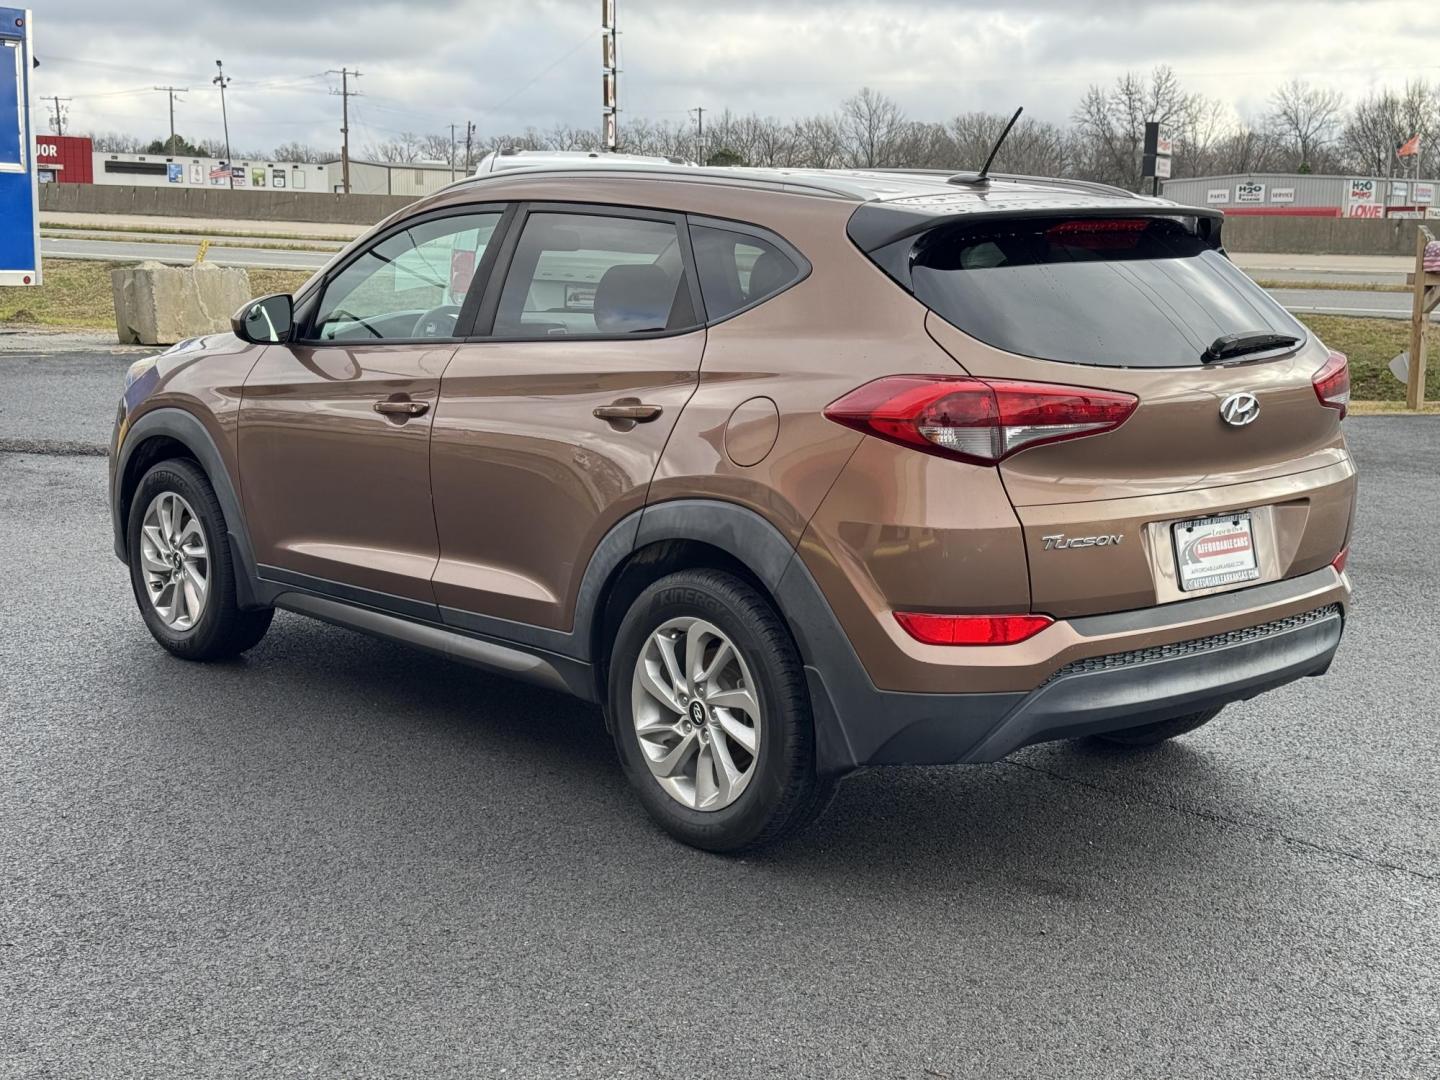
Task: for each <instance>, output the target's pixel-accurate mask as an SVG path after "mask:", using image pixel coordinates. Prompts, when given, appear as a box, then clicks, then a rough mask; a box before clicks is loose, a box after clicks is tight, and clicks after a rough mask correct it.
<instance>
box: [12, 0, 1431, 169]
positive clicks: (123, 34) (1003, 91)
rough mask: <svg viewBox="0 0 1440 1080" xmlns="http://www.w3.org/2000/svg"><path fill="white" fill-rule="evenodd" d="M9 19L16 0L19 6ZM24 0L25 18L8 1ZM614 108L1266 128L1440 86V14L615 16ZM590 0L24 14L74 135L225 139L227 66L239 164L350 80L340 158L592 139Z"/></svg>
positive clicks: (677, 6) (961, 5)
mask: <svg viewBox="0 0 1440 1080" xmlns="http://www.w3.org/2000/svg"><path fill="white" fill-rule="evenodd" d="M11 2H15V0H11ZM21 2H23V0H21ZM618 4H619V9H620V22H621V29H622V31H623V36H622V62H623V67H624V73H623V75H622V76H621V86H622V105H623V106H624V108H625V109H626V110H628V111H629V112H631V113H634V114H641V115H645V116H648V117H651V118H653V119H656V120H671V121H681V120H684V119H685V118H686V115H687V110H688V109H689V108H691V107H693V106H696V105H703V106H706V107H707V108H710V109H716V110H719V109H723V108H727V107H728V108H731V109H735V110H737V111H742V112H743V111H750V110H756V111H759V112H762V113H766V114H771V115H776V116H780V117H788V116H793V115H797V114H802V113H811V112H818V111H828V110H830V109H832V108H833V107H834V106H835V104H836V103H837V102H838V101H839V100H840V99H841V98H843V97H845V96H846V95H848V94H850V93H853V92H854V91H855V90H857V89H858V88H859V87H860V86H862V85H869V86H873V87H875V88H876V89H878V90H881V91H883V92H884V93H886V94H888V95H890V96H891V97H893V98H895V99H897V100H898V101H899V102H900V103H901V104H902V105H903V106H904V108H905V109H906V111H907V112H908V113H909V114H910V115H912V116H914V117H917V118H921V119H935V120H938V119H943V118H945V117H948V116H950V115H953V114H954V113H956V112H961V111H965V110H969V109H977V108H980V109H992V110H996V111H1000V110H1009V109H1010V108H1013V107H1014V105H1016V104H1024V105H1025V106H1026V110H1027V112H1029V113H1031V114H1033V115H1035V116H1037V117H1040V118H1043V119H1050V120H1056V121H1062V120H1064V119H1065V118H1066V117H1067V116H1068V115H1069V113H1070V111H1071V109H1072V108H1073V106H1074V104H1075V101H1076V99H1077V98H1078V97H1079V95H1080V94H1081V93H1083V91H1084V89H1085V87H1086V86H1087V85H1088V84H1090V83H1092V82H1109V81H1111V80H1113V79H1114V78H1115V76H1116V75H1117V74H1119V73H1120V72H1122V71H1124V70H1125V69H1127V68H1129V69H1137V70H1144V69H1148V68H1150V67H1152V66H1153V65H1155V64H1158V63H1167V64H1170V65H1171V66H1173V67H1174V68H1175V70H1176V72H1177V73H1178V74H1179V75H1180V77H1181V80H1182V82H1183V83H1184V84H1185V85H1186V87H1187V88H1190V89H1194V90H1198V91H1201V92H1204V93H1207V94H1210V95H1213V96H1216V97H1219V98H1222V99H1224V100H1226V101H1227V102H1228V103H1230V104H1232V105H1233V106H1234V108H1235V109H1236V110H1237V112H1238V113H1239V115H1241V116H1245V117H1256V116H1258V114H1259V113H1261V112H1262V111H1263V110H1264V107H1265V99H1266V98H1267V96H1268V95H1269V93H1270V92H1271V90H1272V89H1273V88H1274V87H1275V85H1276V84H1278V83H1280V82H1283V81H1285V80H1287V79H1289V78H1292V77H1300V78H1305V79H1309V80H1311V81H1315V82H1322V83H1326V84H1328V85H1333V86H1336V87H1337V88H1339V89H1341V90H1342V91H1344V92H1345V93H1346V94H1347V95H1348V96H1350V97H1351V98H1354V97H1356V96H1363V95H1364V94H1365V93H1366V92H1368V91H1369V90H1371V89H1373V88H1376V87H1379V86H1382V85H1386V84H1399V83H1402V82H1403V81H1404V80H1405V79H1406V78H1407V77H1412V78H1415V77H1423V78H1428V79H1430V80H1432V81H1433V80H1437V79H1440V20H1437V19H1436V18H1435V11H1436V8H1435V0H1366V2H1342V0H1289V2H1273V0H1208V2H1207V0H1189V2H1184V0H1151V2H1145V0H990V2H979V0H930V2H928V3H911V2H896V3H874V2H872V3H852V2H848V0H847V2H839V0H835V2H822V0H791V2H786V0H771V2H768V3H762V2H751V0H692V2H688V3H687V2H679V0H618ZM599 18H600V0H409V2H399V0H396V2H388V3H387V2H376V0H344V2H341V0H309V2H307V3H297V2H295V0H228V2H225V3H217V2H214V0H190V2H188V3H185V2H177V0H127V2H125V3H117V2H116V0H57V2H54V3H47V4H44V5H41V6H40V7H38V9H37V10H36V12H35V18H34V26H35V30H36V43H37V52H38V54H39V56H40V58H41V61H42V64H43V66H42V68H41V69H40V71H39V72H38V73H37V74H38V88H39V91H40V93H42V94H59V95H61V96H62V97H63V96H69V97H72V98H73V99H74V100H73V101H72V102H71V103H70V105H69V109H70V125H71V127H72V128H73V130H76V131H84V130H100V131H104V130H119V131H127V132H133V133H135V134H140V135H144V136H147V137H161V136H163V135H164V134H166V125H167V117H166V102H165V96H164V95H163V94H160V93H156V92H155V91H153V90H151V89H150V87H152V86H153V85H155V84H163V83H169V84H173V85H179V86H189V87H191V88H192V89H191V92H190V93H189V94H188V95H186V96H185V100H184V101H183V103H182V104H181V105H180V106H179V109H178V114H177V125H176V126H177V128H178V130H179V131H180V132H181V133H182V134H184V135H187V136H189V137H191V138H204V137H213V136H218V135H219V133H220V109H219V101H218V98H217V95H216V92H215V88H214V87H213V86H212V85H211V82H210V80H211V78H212V77H213V76H214V74H215V68H214V60H215V58H216V57H220V58H223V59H224V61H225V69H226V73H227V74H228V75H230V76H231V77H232V78H233V80H234V81H233V83H232V85H231V87H230V90H229V91H228V95H229V104H230V121H231V136H232V139H233V141H234V143H235V146H236V148H237V150H239V149H240V148H242V147H243V148H248V149H260V150H264V149H269V148H270V147H273V146H275V145H276V144H278V143H281V142H287V141H291V140H299V141H303V142H311V143H316V144H321V145H332V146H333V145H336V144H338V141H339V137H338V134H337V132H336V128H337V127H338V118H339V104H340V102H339V99H338V98H334V97H331V96H330V89H331V88H332V87H335V86H338V84H339V78H338V76H327V75H325V74H324V72H326V71H327V70H328V69H331V68H339V67H341V66H342V65H344V66H349V67H351V68H359V70H360V71H361V72H363V78H362V79H361V80H360V82H359V86H360V88H361V89H362V90H363V91H364V93H365V95H366V96H365V97H362V98H359V99H356V101H355V110H354V115H353V122H352V129H353V130H352V135H353V141H354V142H355V143H357V144H359V145H361V146H363V145H364V144H365V143H367V142H376V141H382V140H385V139H389V138H391V137H393V136H394V135H395V134H397V133H399V132H401V131H416V132H427V131H440V130H445V129H448V126H449V125H450V124H451V123H456V124H461V125H463V123H464V122H465V121H466V120H467V119H469V120H474V121H475V123H476V125H477V127H478V128H479V129H480V131H481V132H492V133H493V132H501V131H518V130H521V129H523V128H524V127H526V126H527V125H533V126H536V127H540V128H544V127H548V126H550V125H552V124H555V123H561V122H563V123H568V124H577V125H580V124H583V125H587V126H593V125H595V124H597V123H598V112H599V101H598V99H599V96H600V41H599V35H600V31H599Z"/></svg>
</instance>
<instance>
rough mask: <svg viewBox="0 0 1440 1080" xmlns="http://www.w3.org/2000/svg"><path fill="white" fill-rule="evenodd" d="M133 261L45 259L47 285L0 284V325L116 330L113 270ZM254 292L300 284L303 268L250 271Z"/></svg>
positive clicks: (303, 278) (304, 276)
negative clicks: (6, 285)
mask: <svg viewBox="0 0 1440 1080" xmlns="http://www.w3.org/2000/svg"><path fill="white" fill-rule="evenodd" d="M127 265H134V264H133V263H104V262H89V261H86V260H83V259H46V260H45V274H44V277H45V284H44V285H41V286H40V287H38V288H16V289H0V324H4V323H12V324H19V325H29V326H53V327H63V328H65V329H69V330H114V329H115V298H114V293H113V292H112V291H111V289H110V271H111V270H114V269H116V268H117V267H119V266H127ZM249 274H250V291H251V293H253V294H254V295H255V296H263V295H265V294H266V293H276V292H291V291H293V290H295V289H298V288H299V287H300V286H301V284H303V283H304V282H305V281H306V279H308V278H309V277H310V274H309V272H307V271H304V270H250V271H249Z"/></svg>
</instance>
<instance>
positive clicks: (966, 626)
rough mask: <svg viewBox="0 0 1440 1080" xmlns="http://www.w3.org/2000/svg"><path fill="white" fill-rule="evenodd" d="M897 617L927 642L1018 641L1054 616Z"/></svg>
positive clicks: (909, 613)
mask: <svg viewBox="0 0 1440 1080" xmlns="http://www.w3.org/2000/svg"><path fill="white" fill-rule="evenodd" d="M895 621H896V622H898V623H899V624H900V625H901V626H903V627H904V628H905V632H906V633H907V634H909V635H910V636H911V637H913V638H914V639H915V640H916V641H919V642H923V643H924V644H926V645H1015V644H1018V643H1019V642H1021V641H1024V640H1026V639H1027V638H1032V637H1034V636H1035V635H1036V634H1038V633H1040V631H1041V630H1044V629H1045V628H1046V627H1047V626H1049V625H1050V624H1051V623H1053V622H1054V621H1055V620H1054V619H1052V618H1050V616H1049V615H927V614H924V613H922V612H913V611H897V612H895Z"/></svg>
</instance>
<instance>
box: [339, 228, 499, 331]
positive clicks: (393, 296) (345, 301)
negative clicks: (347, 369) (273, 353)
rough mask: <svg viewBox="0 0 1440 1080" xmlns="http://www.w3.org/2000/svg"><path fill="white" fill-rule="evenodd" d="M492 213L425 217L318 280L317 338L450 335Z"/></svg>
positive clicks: (482, 249) (486, 238) (488, 233)
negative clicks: (321, 291)
mask: <svg viewBox="0 0 1440 1080" xmlns="http://www.w3.org/2000/svg"><path fill="white" fill-rule="evenodd" d="M499 222H500V215H499V213H484V214H460V215H456V216H454V217H445V218H432V219H431V220H429V221H421V222H419V223H417V224H415V225H411V226H408V227H406V228H404V229H401V230H400V231H399V232H397V233H392V234H391V235H390V236H388V237H386V238H385V239H384V240H381V241H380V242H379V243H378V244H376V245H375V246H373V247H372V248H370V249H369V250H368V251H366V252H365V253H364V254H362V255H361V256H359V258H357V259H355V260H354V261H353V262H351V263H350V264H349V265H348V266H346V267H345V269H343V270H341V271H340V273H338V274H336V275H335V277H334V278H332V279H331V280H330V281H329V282H328V283H327V284H326V286H325V294H324V295H323V296H322V297H321V298H320V305H319V307H318V308H317V309H316V313H315V324H314V325H315V331H314V337H316V338H318V339H319V340H321V341H351V342H364V341H405V340H414V339H419V338H452V337H454V336H455V324H456V321H457V320H458V318H459V315H460V307H461V305H462V304H464V303H465V297H466V294H467V293H468V292H469V291H470V286H471V283H472V282H473V280H474V278H475V270H476V268H477V267H478V266H479V265H480V259H481V257H482V256H483V255H484V254H485V248H486V245H488V244H489V243H490V238H491V237H492V236H493V235H494V233H495V227H496V225H498V224H499Z"/></svg>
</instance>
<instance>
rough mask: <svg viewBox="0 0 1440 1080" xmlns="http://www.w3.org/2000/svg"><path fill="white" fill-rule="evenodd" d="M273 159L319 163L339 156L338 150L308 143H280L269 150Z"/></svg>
mask: <svg viewBox="0 0 1440 1080" xmlns="http://www.w3.org/2000/svg"><path fill="white" fill-rule="evenodd" d="M270 156H271V158H272V159H273V160H275V161H298V162H300V163H301V164H302V165H321V164H324V163H325V162H327V161H334V160H336V159H337V158H339V156H340V152H339V151H338V150H324V149H321V148H320V147H317V146H311V145H310V144H309V143H299V142H288V143H281V144H280V145H279V146H277V147H275V149H274V150H272V151H271V152H270Z"/></svg>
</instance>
